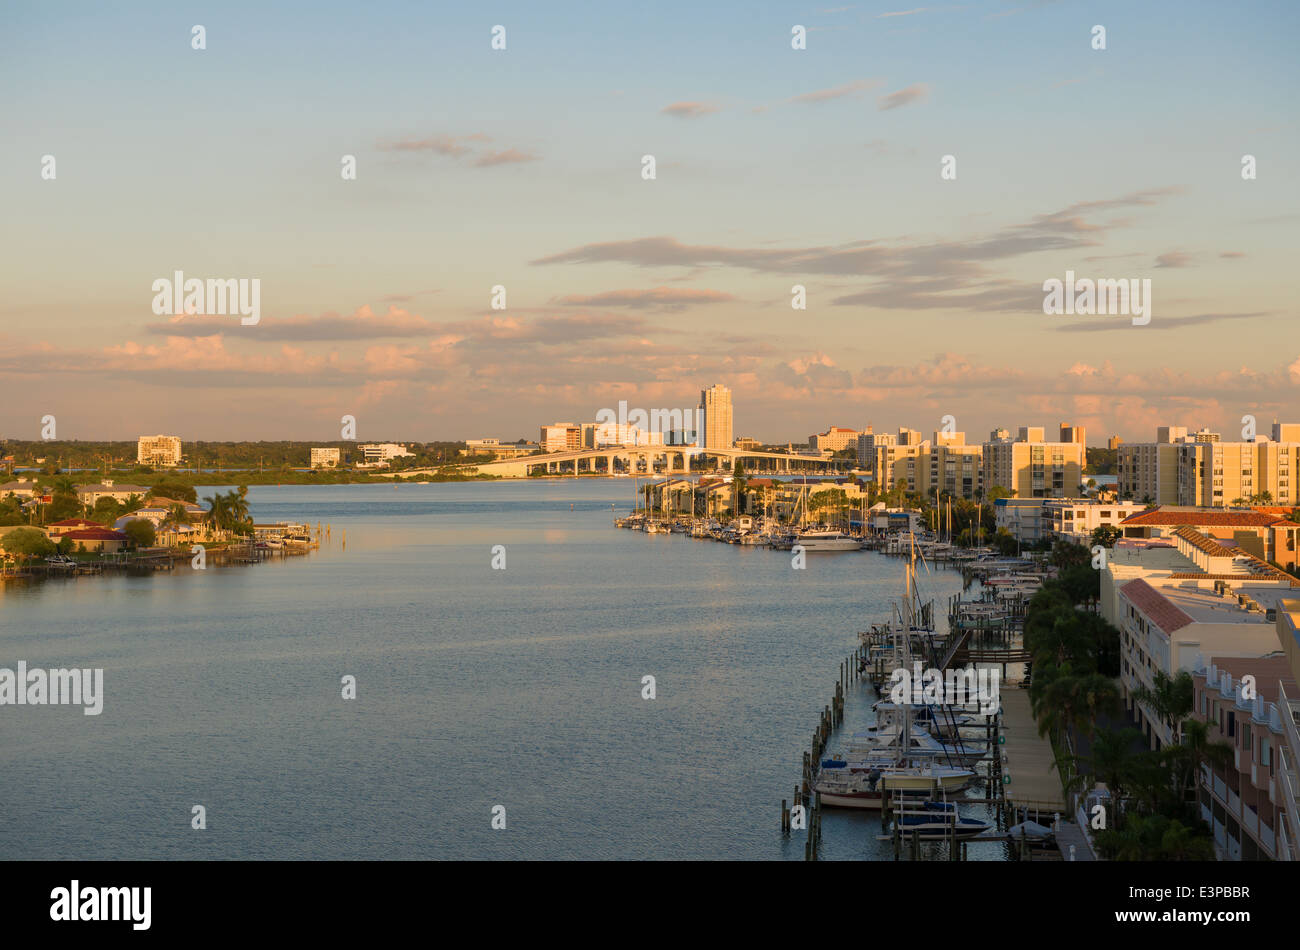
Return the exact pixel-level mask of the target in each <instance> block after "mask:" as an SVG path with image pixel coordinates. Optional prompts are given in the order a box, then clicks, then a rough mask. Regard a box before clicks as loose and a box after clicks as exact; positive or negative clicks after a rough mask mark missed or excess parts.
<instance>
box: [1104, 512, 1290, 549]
mask: <svg viewBox="0 0 1300 950" xmlns="http://www.w3.org/2000/svg"><path fill="white" fill-rule="evenodd" d="M1280 522H1284V519H1282V518H1279V517H1278V516H1277V515H1275V514H1272V513H1270V509H1232V510H1224V509H1222V508H1193V507H1180V506H1176V505H1162V506H1161V507H1159V508H1152V509H1146V510H1142V511H1139V512H1136V513H1134V514H1132V515H1129V516H1128V517H1127V518H1125V519H1124V520H1123V522H1122V523H1121V524H1120V527H1121V528H1122V529H1123V531H1124V537H1126V538H1171V537H1173V536H1174V535H1175V534H1176V533H1177V532H1178V529H1179V528H1195V529H1196V530H1197V531H1199V532H1201V533H1202V534H1204V535H1206V536H1207V537H1210V538H1214V539H1215V540H1217V541H1221V542H1223V543H1224V544H1232V545H1236V546H1237V547H1240V548H1242V549H1243V550H1246V551H1249V552H1250V553H1251V554H1253V555H1255V556H1256V557H1259V558H1262V559H1264V560H1266V561H1275V560H1279V558H1277V557H1276V554H1277V552H1276V550H1275V547H1276V543H1277V539H1278V537H1279V534H1278V532H1277V531H1275V530H1274V528H1275V526H1278V525H1279V523H1280ZM1281 527H1282V528H1283V529H1285V524H1282V525H1281ZM1281 536H1282V537H1283V539H1284V543H1285V537H1286V535H1285V533H1283V534H1282V535H1281Z"/></svg>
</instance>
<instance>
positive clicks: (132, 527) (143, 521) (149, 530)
mask: <svg viewBox="0 0 1300 950" xmlns="http://www.w3.org/2000/svg"><path fill="white" fill-rule="evenodd" d="M122 533H123V534H124V535H126V538H127V541H128V542H129V543H130V545H131V547H133V548H150V547H153V543H154V540H155V539H156V537H157V532H155V531H154V526H153V522H152V521H150V520H148V519H147V518H132V519H131V520H130V521H128V522H127V523H126V524H124V525H122Z"/></svg>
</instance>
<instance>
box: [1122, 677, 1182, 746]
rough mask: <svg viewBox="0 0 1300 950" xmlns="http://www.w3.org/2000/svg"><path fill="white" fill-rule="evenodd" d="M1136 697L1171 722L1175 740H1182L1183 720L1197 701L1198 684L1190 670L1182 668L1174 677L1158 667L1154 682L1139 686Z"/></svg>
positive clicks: (1162, 720)
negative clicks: (1194, 681) (1196, 688)
mask: <svg viewBox="0 0 1300 950" xmlns="http://www.w3.org/2000/svg"><path fill="white" fill-rule="evenodd" d="M1133 698H1134V699H1136V700H1137V701H1138V702H1140V703H1142V704H1143V705H1144V706H1146V707H1147V708H1148V709H1150V710H1151V712H1153V713H1154V714H1155V715H1156V717H1157V718H1158V719H1159V720H1160V721H1161V722H1163V723H1164V724H1165V725H1167V726H1169V728H1170V730H1171V731H1172V732H1173V741H1174V742H1175V743H1177V742H1179V741H1181V740H1180V738H1179V736H1180V734H1181V732H1182V724H1183V720H1184V719H1186V718H1187V717H1188V716H1190V715H1191V714H1192V709H1193V707H1194V705H1195V684H1194V683H1193V682H1192V675H1191V674H1190V673H1188V672H1187V671H1186V670H1179V671H1178V673H1177V674H1176V675H1174V676H1172V677H1171V676H1170V675H1169V674H1168V673H1166V672H1165V671H1164V670H1156V671H1155V673H1154V674H1153V676H1152V686H1151V687H1146V686H1139V687H1138V688H1137V689H1135V690H1133Z"/></svg>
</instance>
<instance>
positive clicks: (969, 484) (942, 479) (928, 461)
mask: <svg viewBox="0 0 1300 950" xmlns="http://www.w3.org/2000/svg"><path fill="white" fill-rule="evenodd" d="M922 444H923V445H926V448H925V449H924V450H923V451H921V452H920V453H919V454H918V456H917V459H918V461H919V463H920V477H919V479H918V481H919V483H920V485H921V488H922V489H923V490H928V491H929V492H931V493H932V495H933V497H935V498H938V497H939V496H940V495H942V494H943V493H944V492H947V493H948V494H950V495H955V496H958V497H960V498H972V499H973V498H975V497H976V493H977V492H978V491H979V488H980V479H981V475H982V468H983V460H984V447H983V446H981V445H967V444H966V433H964V432H943V431H940V430H936V431H935V433H934V440H933V442H931V443H929V444H928V445H927V444H926V443H922Z"/></svg>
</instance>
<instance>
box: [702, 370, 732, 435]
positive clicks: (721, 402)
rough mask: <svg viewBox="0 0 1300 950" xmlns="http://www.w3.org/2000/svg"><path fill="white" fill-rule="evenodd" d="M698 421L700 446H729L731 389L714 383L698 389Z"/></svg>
mask: <svg viewBox="0 0 1300 950" xmlns="http://www.w3.org/2000/svg"><path fill="white" fill-rule="evenodd" d="M698 422H699V441H700V445H701V447H702V448H706V449H729V448H731V441H732V436H731V390H730V389H728V388H727V387H726V386H722V385H716V384H715V385H713V386H710V387H709V388H708V389H702V390H700V418H699V420H698Z"/></svg>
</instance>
